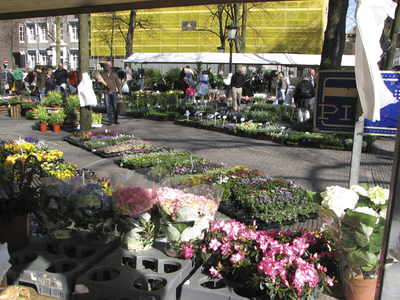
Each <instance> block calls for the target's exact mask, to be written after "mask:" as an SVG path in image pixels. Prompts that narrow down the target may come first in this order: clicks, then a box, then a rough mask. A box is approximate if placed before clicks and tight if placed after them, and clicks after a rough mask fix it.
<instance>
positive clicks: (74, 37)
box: [69, 24, 78, 42]
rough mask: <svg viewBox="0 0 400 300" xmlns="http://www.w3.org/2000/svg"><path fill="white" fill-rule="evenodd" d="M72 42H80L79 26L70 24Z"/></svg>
mask: <svg viewBox="0 0 400 300" xmlns="http://www.w3.org/2000/svg"><path fill="white" fill-rule="evenodd" d="M69 26H70V35H71V42H77V41H78V24H70V25H69Z"/></svg>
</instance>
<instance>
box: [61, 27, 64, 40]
mask: <svg viewBox="0 0 400 300" xmlns="http://www.w3.org/2000/svg"><path fill="white" fill-rule="evenodd" d="M60 39H61V40H62V41H63V40H64V26H63V23H62V22H60Z"/></svg>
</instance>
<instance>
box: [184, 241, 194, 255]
mask: <svg viewBox="0 0 400 300" xmlns="http://www.w3.org/2000/svg"><path fill="white" fill-rule="evenodd" d="M193 246H194V245H193V244H188V245H185V244H182V245H181V247H182V255H183V256H184V257H185V258H192V257H193Z"/></svg>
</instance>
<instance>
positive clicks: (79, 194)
mask: <svg viewBox="0 0 400 300" xmlns="http://www.w3.org/2000/svg"><path fill="white" fill-rule="evenodd" d="M70 199H71V201H74V202H75V211H74V221H75V227H76V228H77V229H80V232H81V234H82V236H83V238H84V239H85V240H86V242H88V243H89V244H96V245H101V244H107V243H110V242H112V241H113V240H114V239H115V234H114V232H115V221H114V214H113V211H112V200H111V196H109V195H107V194H106V193H105V192H104V191H103V190H102V188H101V187H100V186H98V185H97V184H92V183H89V184H87V185H82V186H80V187H78V188H77V189H74V190H73V191H72V192H71V194H70Z"/></svg>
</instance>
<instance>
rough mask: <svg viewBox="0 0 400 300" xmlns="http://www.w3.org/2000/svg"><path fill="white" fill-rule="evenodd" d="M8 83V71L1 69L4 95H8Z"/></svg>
mask: <svg viewBox="0 0 400 300" xmlns="http://www.w3.org/2000/svg"><path fill="white" fill-rule="evenodd" d="M6 82H7V74H6V71H4V70H3V69H1V85H2V88H3V95H4V94H5V93H6Z"/></svg>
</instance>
